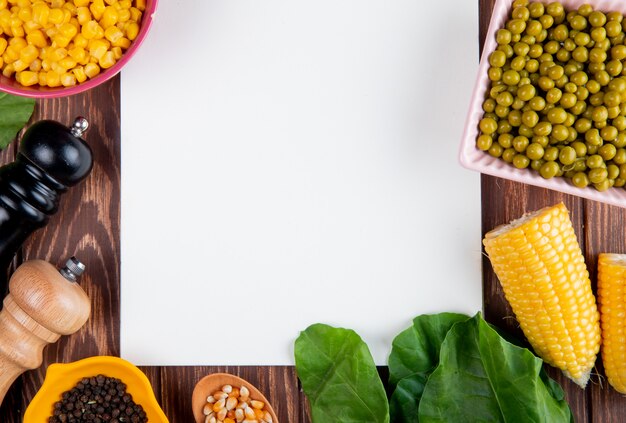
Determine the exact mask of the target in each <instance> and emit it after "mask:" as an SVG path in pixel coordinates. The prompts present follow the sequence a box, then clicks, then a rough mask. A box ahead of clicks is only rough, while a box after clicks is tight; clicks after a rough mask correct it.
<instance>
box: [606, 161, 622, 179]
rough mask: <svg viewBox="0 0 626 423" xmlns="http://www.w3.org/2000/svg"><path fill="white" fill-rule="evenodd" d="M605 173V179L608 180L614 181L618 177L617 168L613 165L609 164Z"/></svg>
mask: <svg viewBox="0 0 626 423" xmlns="http://www.w3.org/2000/svg"><path fill="white" fill-rule="evenodd" d="M606 173H607V176H606V177H607V178H609V179H615V178H617V177H618V176H619V167H618V166H616V165H614V164H610V165H608V166H607V167H606Z"/></svg>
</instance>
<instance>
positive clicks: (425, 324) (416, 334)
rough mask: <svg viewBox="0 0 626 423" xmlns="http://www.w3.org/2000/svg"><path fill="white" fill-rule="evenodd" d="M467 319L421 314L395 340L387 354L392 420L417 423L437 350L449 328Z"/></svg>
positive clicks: (454, 315)
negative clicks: (420, 404) (423, 394)
mask: <svg viewBox="0 0 626 423" xmlns="http://www.w3.org/2000/svg"><path fill="white" fill-rule="evenodd" d="M469 318H470V317H469V316H467V315H465V314H457V313H439V314H424V315H420V316H417V317H416V318H415V319H413V325H412V326H411V327H410V328H408V329H406V330H404V331H402V332H400V334H398V336H396V337H395V339H394V340H393V344H392V349H391V354H390V355H389V385H390V387H391V389H392V390H393V392H392V395H391V399H390V403H389V408H390V414H391V420H392V421H394V422H396V421H416V420H417V411H418V406H419V402H420V399H421V397H422V392H423V391H424V386H425V385H426V381H427V380H428V377H429V376H430V374H431V373H432V371H433V370H434V369H435V367H437V365H438V364H439V350H440V348H441V344H442V343H443V340H444V339H445V337H446V334H447V333H448V331H449V330H450V328H451V327H452V326H453V325H454V324H455V323H457V322H463V321H465V320H467V319H469Z"/></svg>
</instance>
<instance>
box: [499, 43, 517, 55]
mask: <svg viewBox="0 0 626 423" xmlns="http://www.w3.org/2000/svg"><path fill="white" fill-rule="evenodd" d="M496 51H501V52H502V53H504V56H505V57H506V58H509V57H513V55H514V54H515V52H513V47H511V46H510V45H509V44H506V45H500V46H498V47H497V48H496Z"/></svg>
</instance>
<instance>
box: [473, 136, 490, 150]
mask: <svg viewBox="0 0 626 423" xmlns="http://www.w3.org/2000/svg"><path fill="white" fill-rule="evenodd" d="M492 144H493V138H491V135H487V134H482V135H480V136H479V137H478V138H477V139H476V147H478V149H479V150H482V151H487V150H489V149H490V148H491V145H492Z"/></svg>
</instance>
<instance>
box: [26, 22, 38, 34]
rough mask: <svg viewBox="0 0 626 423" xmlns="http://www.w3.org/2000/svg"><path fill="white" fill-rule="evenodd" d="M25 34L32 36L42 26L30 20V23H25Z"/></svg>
mask: <svg viewBox="0 0 626 423" xmlns="http://www.w3.org/2000/svg"><path fill="white" fill-rule="evenodd" d="M23 27H24V32H26V34H30V33H31V32H33V31H36V30H38V29H39V28H41V25H39V24H38V23H37V22H35V21H33V20H30V21H28V22H24V25H23Z"/></svg>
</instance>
